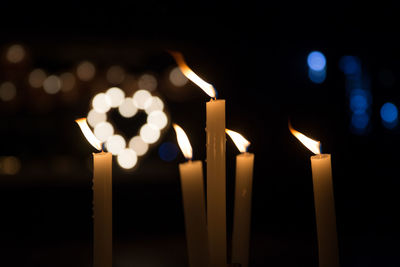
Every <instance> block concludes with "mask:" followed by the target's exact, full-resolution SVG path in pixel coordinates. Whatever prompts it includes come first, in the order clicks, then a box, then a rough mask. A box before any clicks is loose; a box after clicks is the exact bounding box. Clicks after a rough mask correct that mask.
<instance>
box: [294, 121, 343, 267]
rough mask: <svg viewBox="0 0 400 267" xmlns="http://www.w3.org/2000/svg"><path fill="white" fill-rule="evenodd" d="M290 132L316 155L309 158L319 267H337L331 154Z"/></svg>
mask: <svg viewBox="0 0 400 267" xmlns="http://www.w3.org/2000/svg"><path fill="white" fill-rule="evenodd" d="M289 129H290V131H291V133H292V134H293V135H294V136H295V137H296V138H297V139H299V140H300V142H302V143H303V144H304V145H305V146H306V147H307V148H308V149H310V150H311V151H312V152H313V153H315V154H316V155H314V156H312V157H311V169H312V179H313V189H314V206H315V219H316V224H317V237H318V261H319V266H320V267H338V266H339V252H338V241H337V232H336V215H335V202H334V197H333V184H332V168H331V155H330V154H321V149H320V142H318V141H314V140H312V139H310V138H308V137H306V136H305V135H303V134H302V133H300V132H298V131H296V130H294V129H293V128H292V127H291V125H290V124H289Z"/></svg>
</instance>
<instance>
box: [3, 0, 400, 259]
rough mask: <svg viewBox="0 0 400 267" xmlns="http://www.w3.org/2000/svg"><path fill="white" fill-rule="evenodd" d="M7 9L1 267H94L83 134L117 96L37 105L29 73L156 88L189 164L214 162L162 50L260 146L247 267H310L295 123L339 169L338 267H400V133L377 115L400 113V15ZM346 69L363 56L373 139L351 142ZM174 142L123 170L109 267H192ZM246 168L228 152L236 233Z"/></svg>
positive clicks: (290, 6)
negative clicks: (321, 73) (86, 70)
mask: <svg viewBox="0 0 400 267" xmlns="http://www.w3.org/2000/svg"><path fill="white" fill-rule="evenodd" d="M2 5H3V6H2V8H1V10H2V12H1V13H2V14H1V16H0V25H1V26H0V30H1V33H0V47H1V48H0V52H1V55H2V59H1V65H0V70H1V71H0V81H1V82H3V81H6V80H13V81H15V82H16V83H17V84H18V86H17V97H16V98H15V99H14V100H12V101H10V102H0V117H1V123H0V132H1V138H0V156H15V157H17V158H18V159H19V160H20V162H21V169H20V171H19V172H18V173H17V174H15V175H5V174H2V175H0V251H1V253H0V255H1V256H0V258H1V259H0V261H3V262H4V264H0V265H1V266H3V265H4V266H91V256H92V254H91V253H92V251H91V250H92V243H91V242H92V219H91V201H92V200H91V198H92V192H91V175H92V172H91V167H90V161H91V153H92V152H93V149H92V148H91V147H90V145H89V144H88V143H87V142H86V141H85V140H84V139H83V137H82V135H81V133H80V131H79V128H78V127H77V126H76V124H75V123H74V119H75V118H77V117H81V116H85V114H87V111H88V109H89V103H90V99H91V97H92V95H93V92H95V91H98V90H100V91H101V90H103V89H106V88H107V86H108V85H104V84H100V85H99V84H95V83H94V82H93V83H90V82H89V83H81V84H80V87H79V88H75V89H74V90H76V92H75V93H73V96H72V97H68V96H65V95H63V94H62V93H58V94H56V95H54V96H50V95H46V94H45V93H42V94H37V93H32V88H29V86H27V84H26V82H24V80H23V79H26V75H27V73H29V71H30V70H32V69H33V68H37V67H41V68H43V69H46V70H47V71H48V72H49V73H59V72H62V71H65V70H69V71H73V70H74V68H75V67H76V65H77V64H78V63H79V62H81V61H82V60H90V61H92V62H93V63H94V64H95V65H96V66H97V67H98V68H99V70H100V71H99V72H98V74H97V75H100V76H101V75H102V73H103V74H104V72H102V71H101V70H105V69H106V68H107V67H108V66H111V65H115V64H118V65H121V66H123V67H124V68H125V69H126V70H127V72H129V73H133V74H134V75H136V74H137V75H140V74H142V73H145V72H150V73H153V74H154V75H155V76H156V77H157V78H158V81H159V84H158V88H157V93H158V94H159V95H160V96H161V97H162V98H163V99H164V100H165V101H166V103H167V107H166V108H167V110H168V112H169V115H170V118H171V120H172V121H174V122H177V123H179V124H180V125H181V126H183V127H184V128H185V130H186V131H187V133H188V135H189V138H190V140H191V142H192V146H193V149H194V158H195V159H201V160H204V159H205V149H204V148H205V131H204V127H205V115H204V114H205V102H206V101H208V97H207V96H206V95H205V94H204V93H202V92H201V90H200V89H199V88H197V87H196V86H195V85H193V84H191V83H188V84H187V85H186V86H184V87H182V88H180V89H179V90H181V93H182V95H184V97H178V96H179V95H180V94H179V91H178V93H177V92H176V91H175V93H173V92H172V91H171V89H168V88H170V85H169V84H168V81H167V80H166V79H165V77H166V76H165V75H166V73H167V72H168V70H170V69H171V68H172V67H173V66H175V63H174V61H173V59H172V58H171V57H170V56H169V55H168V53H166V49H174V50H178V51H181V52H182V53H183V54H184V55H185V57H186V59H187V62H188V64H189V66H191V67H192V69H193V70H195V71H196V72H197V73H198V74H199V75H200V76H201V77H203V78H204V79H205V80H207V81H209V82H211V83H213V85H214V86H215V87H216V88H217V90H218V92H219V97H220V98H223V99H226V116H227V122H226V125H227V127H228V128H230V129H233V130H237V131H238V132H240V133H242V134H243V135H244V136H245V137H247V138H248V139H249V140H250V141H251V143H252V145H251V147H250V151H251V152H253V153H255V170H254V171H255V172H254V191H253V207H252V236H251V253H250V257H251V259H250V260H251V266H291V267H294V266H317V254H316V253H317V243H316V234H315V218H314V206H313V192H312V180H311V169H310V161H309V157H310V156H311V152H309V151H308V150H307V149H306V148H304V147H303V146H302V145H301V144H300V143H299V142H298V141H297V140H296V139H295V138H294V137H293V136H291V134H290V133H289V131H288V129H287V122H288V119H289V118H290V120H291V122H292V124H293V126H294V127H295V128H296V129H298V130H299V131H301V132H303V133H304V134H306V135H308V136H310V137H312V138H314V139H317V140H320V141H321V143H322V145H323V150H324V152H326V153H331V154H332V166H333V176H334V189H335V198H336V210H337V227H338V235H339V243H340V258H341V264H342V266H344V267H346V266H352V267H353V266H363V267H365V266H399V265H400V256H399V253H398V251H399V248H400V245H399V241H400V238H399V234H400V232H399V230H398V228H399V225H400V220H398V218H397V213H398V206H399V203H400V201H399V200H400V199H399V194H398V190H399V185H400V182H399V167H398V166H399V165H398V161H399V157H398V153H397V148H398V147H399V138H398V137H399V135H398V133H399V131H398V128H394V129H391V130H390V129H386V128H385V127H384V126H383V125H382V123H381V118H380V115H379V110H380V108H381V106H382V104H383V103H385V102H387V101H390V102H392V103H394V104H396V105H398V104H400V101H399V93H398V92H399V91H398V90H399V81H398V79H397V78H398V76H399V74H400V66H399V63H398V62H399V56H400V55H399V52H398V47H399V44H400V43H399V42H398V41H397V39H398V22H399V21H398V7H397V6H396V5H394V4H392V3H390V2H388V3H382V2H380V3H374V4H367V3H365V2H364V3H356V2H336V1H331V2H326V3H325V4H324V5H322V4H321V2H308V3H305V2H297V3H291V2H286V1H282V2H272V3H269V4H265V5H257V4H253V3H246V4H244V3H239V2H234V3H230V4H227V5H223V6H222V5H217V4H215V3H214V2H211V1H202V2H198V3H197V4H195V3H192V4H189V3H172V2H167V1H165V2H164V3H162V4H160V3H157V2H153V1H147V2H140V3H135V2H129V3H119V2H108V3H104V4H102V3H100V2H99V3H86V4H82V3H73V2H66V1H60V2H57V3H56V2H54V3H52V4H42V5H40V4H37V3H30V4H25V3H13V4H10V3H7V2H6V3H2ZM14 43H19V44H22V45H23V46H24V47H25V49H26V50H27V52H28V58H27V59H26V60H25V61H24V62H23V63H22V64H21V65H19V66H11V65H10V64H8V63H7V62H5V61H4V59H3V58H4V51H6V49H7V47H8V46H9V45H11V44H14ZM313 50H319V51H321V52H323V53H324V54H325V56H326V58H327V78H326V80H325V81H324V82H323V83H322V84H314V83H312V82H311V81H310V80H309V79H308V75H307V71H308V70H307V62H306V60H307V55H308V54H309V53H310V52H311V51H313ZM343 55H354V56H357V57H358V58H359V59H360V61H361V62H362V68H363V73H364V74H365V75H366V76H367V77H368V78H369V80H370V90H371V95H372V98H373V101H372V105H371V120H370V125H369V128H368V131H367V132H366V133H365V134H361V135H360V134H356V133H354V132H352V131H351V128H350V111H349V102H348V98H347V96H346V88H345V76H344V74H343V72H341V70H340V69H339V67H338V64H339V60H340V58H341V57H342V56H343ZM382 70H390V71H392V73H393V75H394V77H395V81H394V83H393V84H392V85H391V86H384V84H383V83H382V81H381V79H379V74H380V73H381V71H382ZM24 75H25V76H24ZM24 77H25V78H24ZM96 77H97V76H96ZM96 86H97V87H96ZM66 99H67V100H66ZM135 123H137V122H134V121H133V122H132V124H134V125H135ZM134 127H138V125H135V126H134ZM128 130H129V129H121V131H128ZM166 141H169V142H172V143H175V142H176V141H175V134H174V133H173V131H172V130H171V128H170V127H169V126H168V129H167V130H165V132H164V135H163V139H162V141H160V143H158V144H157V145H156V146H154V147H153V149H152V150H151V151H150V153H149V154H148V155H147V156H146V157H145V158H144V159H143V160H141V161H140V163H139V165H138V167H137V168H136V169H135V170H133V171H124V170H122V169H121V168H120V167H119V166H118V165H117V164H116V162H115V161H114V168H113V183H114V184H113V186H114V188H113V190H114V191H113V194H114V198H113V201H114V202H113V205H114V206H113V207H114V208H113V212H114V217H113V220H114V266H121V267H125V266H143V267H144V266H149V267H150V266H151V267H152V266H154V267H155V266H186V265H187V264H186V261H187V256H186V248H185V237H184V222H183V213H182V204H181V192H180V184H179V174H178V163H180V162H183V161H184V158H183V156H182V155H180V154H179V155H178V157H177V158H176V159H174V160H173V161H171V162H166V161H163V160H162V159H161V158H160V156H159V153H158V147H159V145H161V144H162V143H163V142H166ZM237 153H238V152H237V150H236V148H235V147H234V145H233V144H232V142H231V141H230V140H228V142H227V187H228V207H227V208H228V216H229V217H228V228H229V229H231V222H232V218H231V216H232V195H233V191H232V190H233V181H234V167H233V166H234V164H235V155H237ZM229 236H230V234H229Z"/></svg>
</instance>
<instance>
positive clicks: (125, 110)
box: [118, 97, 137, 118]
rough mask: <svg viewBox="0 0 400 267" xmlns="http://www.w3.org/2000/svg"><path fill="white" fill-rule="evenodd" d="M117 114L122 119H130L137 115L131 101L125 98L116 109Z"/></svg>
mask: <svg viewBox="0 0 400 267" xmlns="http://www.w3.org/2000/svg"><path fill="white" fill-rule="evenodd" d="M118 111H119V114H121V116H122V117H124V118H131V117H133V116H135V114H136V113H137V108H136V107H135V105H134V104H133V99H132V98H130V97H127V98H125V99H124V101H122V103H121V105H119V107H118Z"/></svg>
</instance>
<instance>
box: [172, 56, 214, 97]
mask: <svg viewBox="0 0 400 267" xmlns="http://www.w3.org/2000/svg"><path fill="white" fill-rule="evenodd" d="M169 53H170V54H171V55H172V56H173V57H174V59H175V61H176V63H177V64H178V67H179V69H180V70H181V72H182V73H183V75H185V76H186V78H188V79H189V80H191V81H192V82H194V83H195V84H197V86H199V87H200V88H201V89H203V91H204V92H205V93H206V94H208V95H209V96H210V97H212V98H215V97H216V91H215V88H214V86H212V84H209V83H207V82H205V81H204V80H203V79H202V78H200V77H199V76H197V74H196V73H194V72H193V71H192V70H191V69H190V68H189V66H188V65H187V64H186V62H185V59H184V58H183V55H182V54H181V53H180V52H176V51H169Z"/></svg>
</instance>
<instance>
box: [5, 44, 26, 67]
mask: <svg viewBox="0 0 400 267" xmlns="http://www.w3.org/2000/svg"><path fill="white" fill-rule="evenodd" d="M24 57H25V49H24V47H23V46H22V45H19V44H15V45H12V46H10V47H9V48H8V49H7V53H6V58H7V60H8V61H9V62H11V63H19V62H21V61H22V60H23V59H24Z"/></svg>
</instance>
